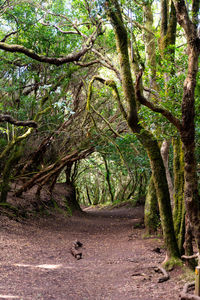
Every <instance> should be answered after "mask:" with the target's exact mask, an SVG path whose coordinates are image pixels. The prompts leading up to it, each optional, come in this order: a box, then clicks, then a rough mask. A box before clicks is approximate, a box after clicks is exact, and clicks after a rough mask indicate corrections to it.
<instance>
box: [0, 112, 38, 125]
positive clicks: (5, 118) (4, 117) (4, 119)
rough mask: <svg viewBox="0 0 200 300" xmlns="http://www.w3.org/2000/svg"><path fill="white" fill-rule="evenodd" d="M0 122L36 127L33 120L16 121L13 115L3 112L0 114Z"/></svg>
mask: <svg viewBox="0 0 200 300" xmlns="http://www.w3.org/2000/svg"><path fill="white" fill-rule="evenodd" d="M1 122H8V123H10V124H14V125H15V126H28V127H33V128H37V126H38V125H37V123H36V122H35V121H17V120H15V119H14V118H13V117H11V116H9V115H3V114H0V123H1Z"/></svg>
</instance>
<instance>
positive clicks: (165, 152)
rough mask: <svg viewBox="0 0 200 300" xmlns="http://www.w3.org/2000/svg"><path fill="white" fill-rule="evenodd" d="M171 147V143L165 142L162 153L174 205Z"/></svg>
mask: <svg viewBox="0 0 200 300" xmlns="http://www.w3.org/2000/svg"><path fill="white" fill-rule="evenodd" d="M169 146H170V141H167V140H164V141H163V143H162V146H161V149H160V152H161V155H162V159H163V163H164V166H165V172H166V177H167V183H168V188H169V194H170V200H171V204H172V205H173V203H174V187H173V183H172V178H171V175H170V171H169Z"/></svg>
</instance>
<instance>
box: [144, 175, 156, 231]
mask: <svg viewBox="0 0 200 300" xmlns="http://www.w3.org/2000/svg"><path fill="white" fill-rule="evenodd" d="M159 220H160V217H159V211H158V201H157V196H156V189H155V186H154V181H153V177H152V176H151V178H150V181H149V185H148V189H147V195H146V200H145V209H144V224H145V231H146V234H147V235H149V234H154V233H156V232H157V229H158V226H159Z"/></svg>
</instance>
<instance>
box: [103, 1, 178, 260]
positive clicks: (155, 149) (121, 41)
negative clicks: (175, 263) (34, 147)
mask: <svg viewBox="0 0 200 300" xmlns="http://www.w3.org/2000/svg"><path fill="white" fill-rule="evenodd" d="M108 4H109V5H108V6H109V9H108V11H107V14H108V17H109V19H110V20H111V23H112V26H113V28H114V31H115V38H116V44H117V51H118V56H119V62H120V71H121V78H122V88H123V92H124V96H125V99H126V101H127V103H128V106H129V112H128V118H127V120H128V124H129V127H130V128H131V130H132V131H133V132H134V133H135V134H136V135H137V137H138V139H139V140H140V142H141V143H142V145H143V146H144V148H145V150H146V151H147V154H148V156H149V159H150V163H151V169H152V176H153V180H154V185H155V188H156V194H157V198H158V202H159V210H160V216H161V224H162V228H163V235H164V240H165V244H166V247H167V252H168V256H169V257H179V250H178V246H177V243H176V238H175V233H174V228H173V220H172V212H171V206H170V197H169V191H168V185H167V180H166V174H165V168H164V164H163V161H162V157H161V154H160V148H159V146H158V143H157V141H156V140H155V138H154V136H153V135H152V134H151V133H150V132H148V131H146V130H145V129H144V128H143V127H142V126H141V125H140V124H139V123H138V121H139V120H138V114H137V105H136V98H135V90H134V86H133V81H132V76H131V69H130V63H129V56H128V37H127V31H126V29H125V26H124V24H123V19H122V15H121V12H120V6H119V4H118V2H117V0H110V1H109V2H108Z"/></svg>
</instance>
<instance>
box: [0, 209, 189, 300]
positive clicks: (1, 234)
mask: <svg viewBox="0 0 200 300" xmlns="http://www.w3.org/2000/svg"><path fill="white" fill-rule="evenodd" d="M142 218H143V208H142V207H136V208H130V207H121V208H115V209H112V210H110V209H107V210H99V209H94V208H87V209H85V213H84V214H83V215H77V216H73V217H67V216H65V215H64V214H61V213H52V214H49V215H45V216H43V217H41V216H40V217H31V218H29V219H25V220H22V221H20V222H17V221H15V220H10V219H8V218H7V217H5V216H4V217H3V216H1V217H0V299H23V300H29V299H31V300H35V299H44V300H53V299H56V300H102V299H106V300H118V299H120V300H123V299H126V300H139V299H143V300H156V299H157V300H158V299H159V300H176V299H178V295H179V292H180V290H182V288H183V285H184V282H185V281H184V274H183V272H182V271H181V270H180V269H176V270H174V271H172V272H170V280H168V281H166V282H163V283H158V279H159V277H160V276H162V275H161V274H159V273H156V272H155V270H154V267H155V266H156V265H159V264H160V263H161V262H162V261H163V260H164V257H165V250H164V248H163V246H162V245H163V242H162V239H159V238H156V237H154V238H143V235H144V229H142V228H141V226H140V224H141V220H142ZM76 239H78V240H79V241H81V242H82V243H83V250H82V252H83V258H82V259H80V260H76V259H75V258H74V257H73V256H72V254H71V253H70V251H69V249H70V247H71V245H72V242H73V241H74V240H76ZM156 247H159V248H160V249H161V253H157V252H155V251H153V250H154V248H156Z"/></svg>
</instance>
